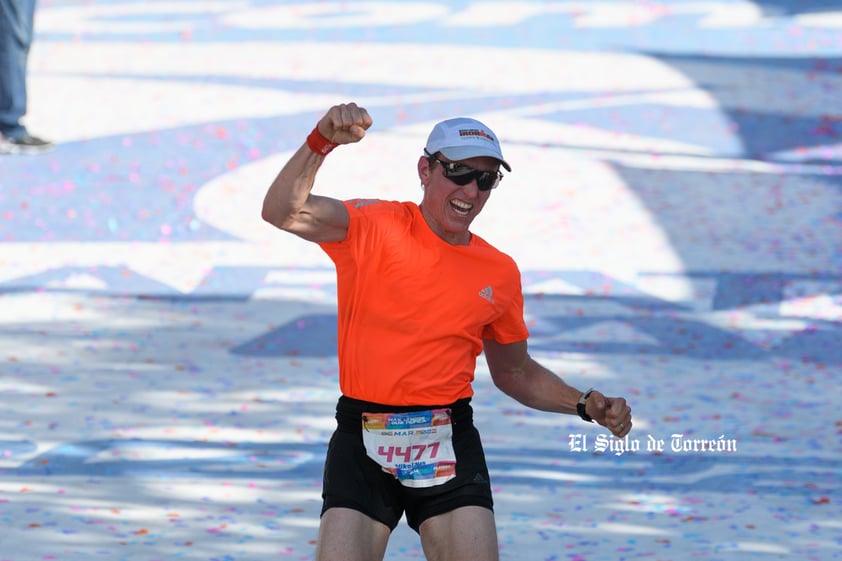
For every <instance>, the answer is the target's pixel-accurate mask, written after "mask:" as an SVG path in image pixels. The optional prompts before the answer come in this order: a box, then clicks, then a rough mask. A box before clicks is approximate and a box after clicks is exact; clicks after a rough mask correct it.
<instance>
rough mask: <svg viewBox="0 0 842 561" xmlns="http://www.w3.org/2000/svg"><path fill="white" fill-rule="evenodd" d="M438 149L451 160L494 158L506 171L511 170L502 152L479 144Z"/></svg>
mask: <svg viewBox="0 0 842 561" xmlns="http://www.w3.org/2000/svg"><path fill="white" fill-rule="evenodd" d="M438 151H439V152H441V153H442V154H444V156H445V157H446V158H447V159H448V160H451V161H453V162H458V161H459V160H467V159H468V158H494V159H495V160H497V161H498V162H500V165H502V166H503V167H504V168H506V171H512V166H510V165H509V163H508V162H507V161H506V160H504V159H503V155H502V154H500V153H499V152H496V153H495V152H494V151H493V150H488V149H484V148H482V147H480V146H448V147H445V148H439V149H438Z"/></svg>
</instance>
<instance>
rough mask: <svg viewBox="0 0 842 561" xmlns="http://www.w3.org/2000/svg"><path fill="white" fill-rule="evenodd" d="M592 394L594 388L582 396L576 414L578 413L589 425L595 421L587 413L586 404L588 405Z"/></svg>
mask: <svg viewBox="0 0 842 561" xmlns="http://www.w3.org/2000/svg"><path fill="white" fill-rule="evenodd" d="M591 392H593V388H591V389H589V390H588V391H586V392H585V393H583V394H582V395H580V396H579V403H577V404H576V413H578V414H579V416H580V417H582V419H583V420H585V421H587V422H589V423H593V419H592V418H591V416H590V415H588V414H587V413H586V412H585V403H587V401H588V398H589V397H590V396H591Z"/></svg>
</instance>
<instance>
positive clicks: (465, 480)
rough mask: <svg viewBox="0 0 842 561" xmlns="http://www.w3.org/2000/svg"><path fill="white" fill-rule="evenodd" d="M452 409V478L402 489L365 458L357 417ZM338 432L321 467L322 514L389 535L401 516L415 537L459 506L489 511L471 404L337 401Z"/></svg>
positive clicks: (484, 469) (482, 455) (488, 492)
mask: <svg viewBox="0 0 842 561" xmlns="http://www.w3.org/2000/svg"><path fill="white" fill-rule="evenodd" d="M441 408H449V409H451V412H452V413H451V419H452V423H453V448H454V451H455V452H456V477H454V478H453V479H451V480H450V481H447V482H446V483H443V484H442V485H438V486H435V487H426V488H411V487H405V486H403V485H401V484H400V482H399V481H398V480H397V479H395V477H394V476H393V475H392V474H390V473H387V472H385V471H383V469H382V468H381V467H380V466H379V465H377V463H376V462H375V461H374V460H372V459H371V458H369V457H368V456H367V455H366V453H365V446H364V445H363V440H362V421H361V418H362V413H363V412H364V411H367V412H372V413H377V412H387V411H389V412H405V411H420V410H425V409H441ZM336 421H337V429H336V431H335V432H334V433H333V436H332V437H331V439H330V444H329V446H328V450H327V459H326V461H325V470H324V483H323V490H322V499H323V500H324V502H323V505H322V514H324V513H325V511H327V509H329V508H334V507H344V508H350V509H353V510H356V511H359V512H362V513H363V514H366V515H368V516H370V517H371V518H373V519H375V520H378V521H380V522H382V523H383V524H385V525H386V526H388V527H389V528H390V529H392V530H394V529H395V527H396V526H397V525H398V522H399V521H400V519H401V516H402V515H403V514H404V513H406V519H407V522H408V523H409V526H410V528H412V529H413V530H415V531H416V532H418V528H419V527H420V526H421V523H422V522H424V521H425V520H427V519H428V518H431V517H433V516H436V515H439V514H444V513H446V512H450V511H452V510H454V509H457V508H460V507H463V506H480V507H484V508H487V509H489V510H493V505H494V503H493V501H492V497H491V480H490V478H489V476H488V467H487V466H486V462H485V453H484V452H483V449H482V442H481V440H480V435H479V431H477V429H476V427H474V424H473V409H472V408H471V405H470V399H462V400H459V401H457V402H456V403H453V404H450V405H435V406H429V405H428V406H424V407H392V406H382V405H376V404H372V403H368V402H365V401H359V400H356V399H351V398H348V397H344V396H343V397H340V398H339V403H338V404H337V406H336Z"/></svg>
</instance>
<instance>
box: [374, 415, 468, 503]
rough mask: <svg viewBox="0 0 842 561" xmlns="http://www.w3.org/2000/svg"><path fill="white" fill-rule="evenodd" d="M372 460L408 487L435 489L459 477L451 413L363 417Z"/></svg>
mask: <svg viewBox="0 0 842 561" xmlns="http://www.w3.org/2000/svg"><path fill="white" fill-rule="evenodd" d="M362 422H363V443H364V444H365V451H366V454H367V455H368V457H369V458H371V459H372V460H374V461H375V462H377V463H378V464H379V465H380V467H382V468H383V471H386V472H388V473H391V474H392V475H394V476H395V477H396V478H397V479H398V481H400V482H401V484H403V485H405V486H406V487H433V486H435V485H441V484H442V483H444V482H445V481H449V480H451V479H453V478H454V477H456V453H455V452H454V451H453V425H452V424H451V421H450V409H433V410H430V411H413V412H410V413H363V415H362Z"/></svg>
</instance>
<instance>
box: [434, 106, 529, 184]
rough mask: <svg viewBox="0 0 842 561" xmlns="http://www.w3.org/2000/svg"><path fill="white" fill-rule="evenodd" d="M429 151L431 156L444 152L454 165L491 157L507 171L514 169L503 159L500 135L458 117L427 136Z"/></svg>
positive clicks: (468, 119)
mask: <svg viewBox="0 0 842 561" xmlns="http://www.w3.org/2000/svg"><path fill="white" fill-rule="evenodd" d="M426 150H427V152H428V153H430V154H435V153H436V152H441V153H442V154H444V156H445V157H446V158H447V159H448V160H450V161H453V162H458V161H459V160H467V159H468V158H476V157H479V156H488V157H489V158H494V159H496V160H499V161H500V164H502V166H503V167H504V168H506V171H512V167H511V166H510V165H509V164H508V162H506V160H504V159H503V152H502V151H501V150H500V143H499V142H498V141H497V135H496V134H494V132H492V130H491V129H490V128H488V127H487V126H485V125H484V124H482V123H481V122H479V121H477V120H476V119H471V118H469V117H455V118H453V119H447V120H446V121H442V122H441V123H439V124H437V125H436V126H435V127H433V130H432V132H431V133H430V136H429V137H427V146H426Z"/></svg>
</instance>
